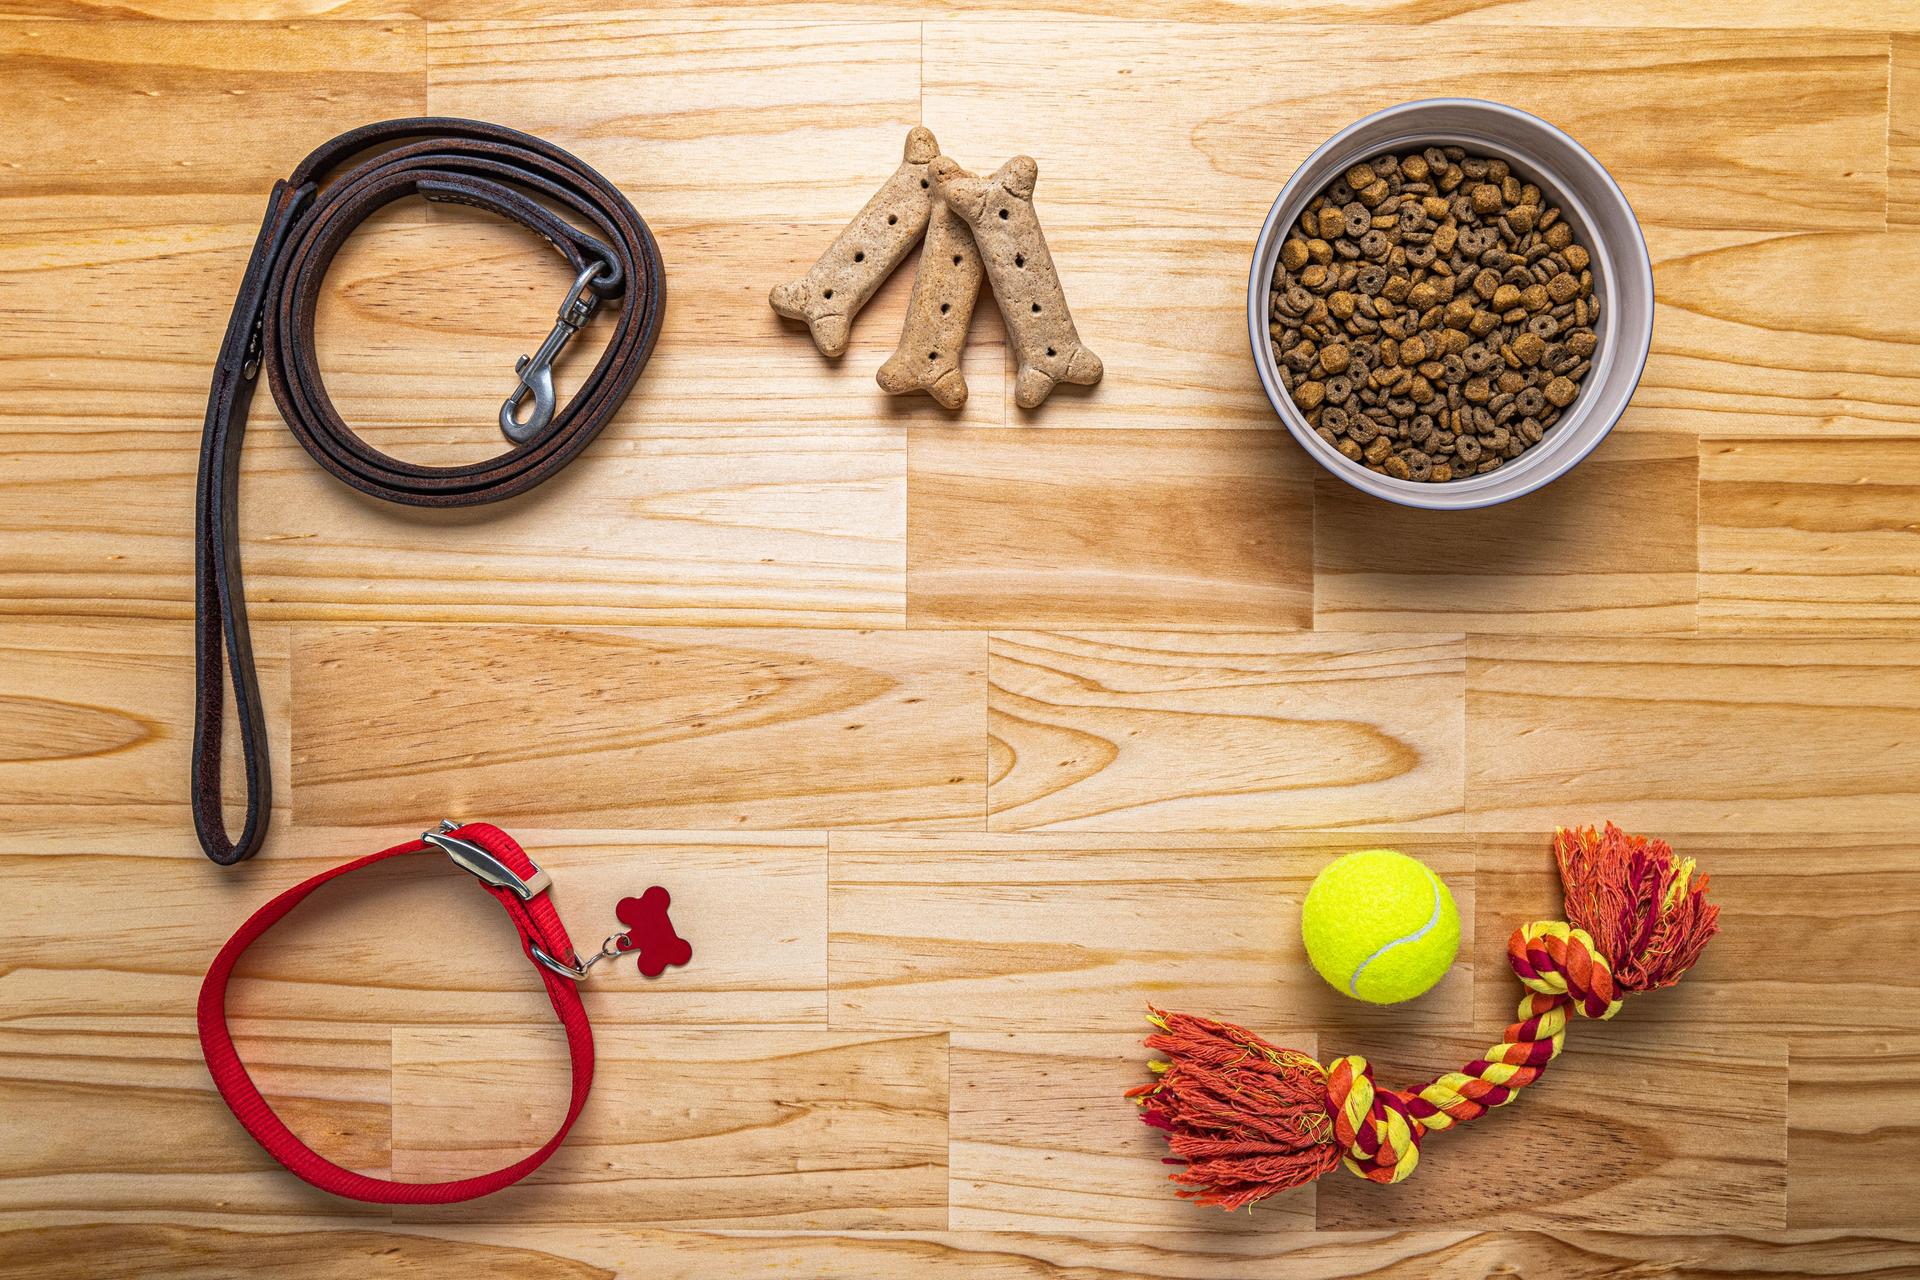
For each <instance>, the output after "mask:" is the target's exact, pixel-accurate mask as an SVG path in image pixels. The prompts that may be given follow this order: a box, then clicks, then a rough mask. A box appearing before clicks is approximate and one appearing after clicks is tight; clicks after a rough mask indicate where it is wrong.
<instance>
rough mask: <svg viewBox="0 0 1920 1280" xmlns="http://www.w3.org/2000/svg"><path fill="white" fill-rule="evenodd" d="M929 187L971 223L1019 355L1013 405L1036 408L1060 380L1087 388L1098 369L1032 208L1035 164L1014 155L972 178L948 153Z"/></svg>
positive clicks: (933, 171)
mask: <svg viewBox="0 0 1920 1280" xmlns="http://www.w3.org/2000/svg"><path fill="white" fill-rule="evenodd" d="M927 172H928V174H929V175H930V176H931V177H932V178H933V184H934V190H935V193H936V194H937V196H938V197H939V198H942V199H944V200H945V201H946V202H947V203H948V204H949V205H950V206H951V207H952V208H953V210H954V212H956V213H958V214H959V215H960V216H961V217H962V218H964V219H965V220H966V223H967V225H968V226H970V227H972V228H973V236H974V239H975V241H976V242H977V243H978V244H979V246H980V256H981V258H982V259H983V260H984V261H985V263H986V271H987V278H988V279H989V280H990V281H991V282H992V284H993V296H994V297H995V298H996V299H997V300H998V301H999V303H1000V313H1001V315H1003V316H1005V317H1006V321H1007V335H1008V337H1009V339H1010V340H1011V341H1012V343H1013V347H1014V351H1015V352H1016V353H1017V354H1018V356H1019V358H1020V372H1019V376H1018V378H1017V379H1016V381H1015V383H1014V394H1013V399H1014V403H1015V404H1018V405H1019V406H1020V407H1021V408H1022V409H1033V408H1037V407H1038V406H1039V405H1040V403H1041V401H1043V400H1045V399H1046V398H1047V396H1048V395H1049V394H1051V393H1052V391H1053V389H1054V387H1055V386H1056V385H1058V384H1059V383H1062V382H1073V383H1079V384H1081V385H1092V384H1093V383H1096V382H1098V381H1100V375H1101V373H1102V372H1104V369H1103V367H1102V365H1101V363H1100V357H1099V356H1096V355H1095V354H1093V352H1092V351H1090V350H1089V349H1088V348H1087V347H1086V346H1084V345H1083V344H1082V343H1081V341H1080V334H1079V331H1078V330H1076V329H1075V328H1074V326H1073V315H1072V313H1071V312H1069V311H1068V310H1067V297H1066V294H1064V293H1062V292H1061V290H1060V277H1059V275H1058V274H1057V273H1056V272H1055V271H1054V269H1053V255H1052V254H1050V253H1048V252H1047V238H1046V236H1045V235H1044V234H1043V233H1042V232H1041V230H1040V219H1039V217H1038V216H1037V215H1035V213H1034V211H1033V186H1034V182H1035V180H1036V179H1037V178H1038V177H1039V174H1040V166H1039V165H1037V164H1035V163H1034V161H1033V158H1032V157H1031V156H1015V157H1014V158H1013V159H1011V160H1009V161H1007V162H1006V163H1005V164H1003V165H1001V166H1000V168H999V169H998V170H997V171H996V172H995V173H994V175H993V176H992V177H991V178H976V177H973V176H971V175H970V174H968V173H966V172H965V171H964V170H962V169H961V168H960V166H959V165H957V164H955V163H954V162H953V161H952V160H951V159H949V158H948V157H946V156H942V157H940V158H939V159H938V160H935V161H934V162H933V164H932V165H930V166H928V169H927Z"/></svg>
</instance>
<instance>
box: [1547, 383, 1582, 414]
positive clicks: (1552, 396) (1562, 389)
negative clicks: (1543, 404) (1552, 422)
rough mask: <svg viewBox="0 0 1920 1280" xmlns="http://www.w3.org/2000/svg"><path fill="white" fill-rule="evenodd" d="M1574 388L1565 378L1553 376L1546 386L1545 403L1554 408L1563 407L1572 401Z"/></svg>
mask: <svg viewBox="0 0 1920 1280" xmlns="http://www.w3.org/2000/svg"><path fill="white" fill-rule="evenodd" d="M1575 390H1576V388H1575V387H1574V385H1573V383H1572V382H1571V381H1570V380H1568V379H1566V378H1555V379H1554V380H1553V381H1552V382H1549V383H1548V384H1547V386H1546V397H1547V403H1548V404H1550V405H1552V406H1553V407H1554V408H1556V409H1564V408H1566V407H1567V406H1568V405H1570V404H1572V403H1573V396H1574V392H1575Z"/></svg>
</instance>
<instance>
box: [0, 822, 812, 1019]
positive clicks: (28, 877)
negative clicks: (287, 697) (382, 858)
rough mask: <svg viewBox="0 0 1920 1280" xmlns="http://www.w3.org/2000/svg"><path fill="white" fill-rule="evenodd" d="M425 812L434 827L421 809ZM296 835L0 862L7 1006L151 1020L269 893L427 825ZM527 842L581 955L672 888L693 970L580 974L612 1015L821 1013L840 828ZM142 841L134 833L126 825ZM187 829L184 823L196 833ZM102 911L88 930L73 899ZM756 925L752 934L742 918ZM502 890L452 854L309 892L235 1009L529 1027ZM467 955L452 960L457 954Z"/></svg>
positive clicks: (171, 1006)
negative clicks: (830, 848) (235, 857)
mask: <svg viewBox="0 0 1920 1280" xmlns="http://www.w3.org/2000/svg"><path fill="white" fill-rule="evenodd" d="M416 825H424V824H416ZM416 834H417V833H416V832H410V831H408V830H406V829H405V828H399V829H394V830H385V831H378V832H369V831H365V830H352V831H328V830H325V829H320V828H302V829H300V830H298V831H294V832H288V833H285V834H283V835H281V836H280V837H279V838H277V839H276V840H275V841H274V842H273V843H272V844H271V846H270V854H269V855H268V856H264V857H262V858H259V859H257V860H256V861H255V862H254V863H253V864H252V865H250V866H248V867H247V868H245V869H244V870H243V871H241V872H240V873H238V874H236V875H232V876H225V877H219V878H216V877H215V876H213V875H212V873H211V872H210V871H209V869H208V867H207V866H206V865H205V864H204V862H203V861H202V859H201V858H200V856H199V854H198V851H197V850H182V851H180V853H179V855H178V856H174V857H169V858H155V857H151V856H143V855H142V854H140V853H133V852H116V851H112V850H114V848H115V846H114V844H112V843H101V844H99V845H97V846H95V847H94V848H91V849H88V848H83V847H79V846H75V847H71V848H66V849H61V850H58V851H53V852H52V853H51V854H45V853H43V854H36V855H28V856H12V857H0V874H4V875H5V878H6V882H7V884H8V885H9V887H10V892H11V893H12V894H13V895H14V897H15V899H16V900H17V901H19V902H20V903H21V904H22V905H23V907H24V908H25V912H24V917H23V921H22V923H21V924H20V925H19V926H18V927H16V928H15V929H14V930H12V931H11V932H10V933H9V935H8V936H7V937H5V938H4V939H0V1004H4V1005H5V1007H6V1009H7V1010H8V1012H9V1014H10V1015H11V1016H13V1017H15V1018H23V1019H25V1018H46V1019H55V1018H62V1017H74V1016H84V1017H112V1016H129V1017H131V1016H143V1017H150V1018H163V1017H167V1016H170V1015H177V1014H178V1013H179V1012H180V1011H181V1010H183V1009H190V1008H192V1007H193V1004H194V1001H195V1000H196V998H197V997H198V993H199V989H200V981H201V977H202V975H204V974H205V972H206V968H207V965H208V964H209V963H210V962H211V961H212V959H213V956H214V953H215V952H216V951H217V950H218V949H219V947H220V945H221V944H222V943H224V942H225V941H226V938H227V935H228V934H229V933H230V932H231V931H232V930H233V929H234V928H235V927H236V926H237V925H238V924H239V922H240V921H241V920H243V919H245V918H246V917H247V916H248V915H250V914H251V913H252V912H253V911H255V910H256V909H257V908H258V907H259V906H260V905H261V904H262V903H264V902H266V901H267V900H268V899H269V898H270V897H272V896H273V895H275V894H277V893H279V892H281V891H283V890H285V889H287V888H290V887H292V886H293V885H295V884H298V883H300V882H301V881H303V880H305V879H307V878H308V877H310V876H314V875H317V874H319V873H320V872H322V871H324V870H327V869H328V868H330V867H334V866H337V865H339V864H340V863H342V862H345V861H347V860H348V859H350V858H354V857H360V856H363V855H365V854H369V853H375V852H378V851H379V850H380V849H382V848H387V847H390V846H392V845H395V844H399V843H401V842H403V841H406V840H408V839H411V838H413V836H414V835H416ZM514 834H515V836H516V837H517V838H518V839H519V840H520V841H521V842H522V843H523V845H524V847H525V848H526V849H527V850H528V851H529V852H530V853H531V854H532V856H533V857H534V859H535V860H536V861H537V862H538V863H539V864H540V865H541V866H542V867H544V868H546V869H547V870H548V871H549V872H550V873H551V874H552V875H553V876H554V878H555V880H556V883H557V884H558V885H559V886H560V887H558V888H556V890H555V905H556V907H557V908H558V910H559V912H560V916H561V919H562V921H563V922H564V923H565V925H566V926H567V928H568V931H569V933H570V935H571V936H572V938H573V940H574V943H575V946H576V947H577V948H579V949H582V950H585V951H592V950H594V949H596V948H598V947H599V945H600V940H601V939H602V938H605V937H607V936H609V935H611V934H613V933H615V932H617V931H618V930H619V927H620V925H619V921H618V920H617V919H616V918H615V917H614V915H613V908H614V904H615V903H617V902H618V901H619V900H620V899H621V898H623V897H632V896H635V895H638V894H639V893H641V892H642V891H643V890H645V889H646V888H647V886H648V885H651V884H656V883H657V884H665V885H669V886H671V892H672V894H673V915H674V920H675V922H676V924H677V926H678V928H679V930H680V932H681V934H682V935H683V936H684V937H686V938H688V939H689V940H691V941H693V942H694V943H695V946H696V950H697V953H698V955H699V957H700V963H699V965H698V966H697V967H693V968H687V969H684V970H682V969H676V970H674V971H673V976H672V979H671V980H667V981H659V982H644V981H642V980H640V979H639V977H638V976H637V974H636V973H635V971H634V967H633V966H632V965H618V966H614V967H613V972H617V973H618V975H619V977H618V978H617V979H615V980H610V981H597V982H594V983H592V984H589V986H588V987H587V988H586V989H585V991H584V992H583V998H584V1000H585V1001H586V1006H587V1012H588V1014H589V1015H590V1016H591V1017H592V1018H593V1020H594V1021H595V1022H596V1023H597V1024H602V1025H605V1024H609V1023H620V1022H639V1023H648V1024H661V1023H698V1024H704V1025H713V1024H724V1023H736V1024H754V1025H779V1024H800V1025H804V1024H810V1023H820V1024H824V1023H825V1021H826V1017H827V1009H826V986H827V969H826V947H827V942H826V901H825V886H826V839H825V837H824V836H823V835H819V834H800V835H794V834H786V833H768V834H765V835H758V834H756V835H751V836H747V835H740V834H731V833H730V834H724V835H702V834H698V833H679V832H675V833H670V834H668V833H662V834H630V833H626V832H567V831H540V830H537V829H530V828H525V827H518V826H516V827H515V829H514ZM120 840H121V843H123V844H128V845H130V844H132V843H133V841H132V839H131V838H130V837H127V836H122V837H121V838H120ZM188 843H189V844H190V843H191V837H188ZM75 903H85V904H87V911H88V919H87V920H86V923H85V927H84V928H81V929H76V928H75V927H74V917H73V906H72V904H75ZM741 916H744V917H746V918H750V919H751V920H752V921H753V927H752V928H751V929H741V928H740V927H739V926H738V919H739V918H740V917H741ZM513 936H514V935H513V932H512V930H511V928H510V927H509V926H508V924H507V922H506V921H505V920H504V919H503V918H502V917H501V914H500V909H499V906H498V905H497V904H496V903H495V902H494V901H493V899H492V898H490V897H488V896H487V895H486V894H484V893H482V892H479V891H478V888H477V886H475V885H473V884H471V883H470V882H469V881H468V879H467V877H466V876H464V875H462V874H461V873H460V872H459V871H457V870H456V869H454V868H453V867H452V866H451V865H449V864H448V863H447V862H446V860H445V859H444V858H442V857H441V856H440V855H438V854H422V855H420V856H418V857H415V858H406V859H397V860H395V861H392V862H388V863H385V864H382V865H381V866H379V867H375V868H370V869H368V870H366V871H363V872H360V873H359V874H356V875H354V876H350V877H347V878H345V879H343V880H341V881H339V882H337V883H335V884H333V885H330V886H328V887H327V888H326V889H324V890H321V891H320V892H319V893H317V894H316V895H315V896H314V897H312V898H311V899H309V900H308V901H307V902H306V903H305V904H303V905H302V906H301V908H300V909H299V910H298V911H297V912H295V913H294V914H293V915H291V916H289V917H288V918H287V919H286V920H285V921H284V922H282V923H281V924H280V925H279V926H277V927H276V928H275V929H274V930H273V931H272V932H271V933H270V934H268V935H267V936H266V937H264V938H262V939H261V940H260V941H259V942H257V943H256V944H254V946H253V947H252V948H251V949H250V950H249V951H248V953H247V955H246V957H245V958H244V959H243V960H242V961H241V964H240V968H239V970H238V973H237V976H236V978H235V980H234V985H233V987H232V988H231V990H230V991H229V993H228V1008H229V1010H230V1012H231V1013H232V1015H233V1016H234V1017H235V1018H239V1019H243V1020H247V1021H248V1022H249V1023H255V1022H257V1023H260V1024H263V1025H275V1026H279V1025H287V1026H297V1025H298V1024H300V1023H303V1022H309V1021H314V1020H321V1021H328V1022H333V1023H337V1024H341V1025H345V1024H352V1023H357V1024H361V1025H362V1026H363V1027H364V1028H365V1029H366V1033H367V1034H373V1033H374V1032H376V1031H377V1032H378V1033H380V1034H381V1035H384V1034H385V1030H386V1028H387V1027H388V1026H390V1025H396V1024H408V1025H411V1024H434V1023H451V1024H460V1025H465V1024H476V1023H516V1022H517V1023H531V1024H534V1025H539V1024H542V1023H545V1022H547V1021H549V1020H551V1018H552V1016H553V1015H552V1010H551V1007H550V1005H549V1004H548V1002H547V999H546V995H545V992H544V988H542V987H541V985H540V983H539V982H538V981H537V975H536V974H535V973H534V972H533V971H532V970H530V969H529V967H528V965H527V963H526V960H525V958H524V956H523V955H522V954H521V953H520V951H519V950H518V949H517V948H516V947H513V946H511V945H508V944H509V943H510V942H511V941H512V939H513ZM456 957H457V959H455V958H456Z"/></svg>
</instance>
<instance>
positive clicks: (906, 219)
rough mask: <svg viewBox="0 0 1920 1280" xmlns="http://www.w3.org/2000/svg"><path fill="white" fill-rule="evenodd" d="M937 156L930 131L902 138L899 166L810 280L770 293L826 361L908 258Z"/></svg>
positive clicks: (927, 209) (927, 206) (923, 224)
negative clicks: (800, 322)
mask: <svg viewBox="0 0 1920 1280" xmlns="http://www.w3.org/2000/svg"><path fill="white" fill-rule="evenodd" d="M939 154H940V144H939V143H937V142H935V141H934V138H933V131H932V130H931V129H928V128H926V127H925V126H923V125H915V126H914V127H913V128H912V129H911V130H909V131H908V133H907V145H906V148H905V153H904V156H903V158H902V159H901V161H900V167H899V168H898V169H895V170H894V171H893V176H892V177H891V178H888V179H887V181H886V183H885V184H884V185H883V186H881V188H880V190H878V191H876V192H874V195H873V198H872V199H871V200H869V201H867V204H866V207H865V208H863V209H861V210H860V212H859V213H857V214H855V215H854V217H853V221H852V222H849V223H848V224H847V226H846V229H845V230H843V231H842V232H841V233H840V234H839V236H837V237H836V238H835V239H834V242H833V243H832V244H831V245H829V246H827V251H826V252H825V253H823V254H821V255H820V260H819V261H818V262H816V263H814V264H813V266H812V268H811V269H810V270H808V272H807V274H805V275H803V276H801V277H800V278H799V279H798V280H795V281H793V282H792V283H790V284H783V285H779V286H777V287H775V289H774V290H773V292H772V294H771V295H769V298H768V301H770V302H771V303H772V304H773V309H774V310H775V311H778V312H779V313H780V314H781V315H783V316H786V317H787V318H788V319H789V320H804V321H806V323H807V329H808V330H809V331H810V332H811V333H812V334H813V344H814V345H815V346H816V347H819V348H820V353H821V354H822V355H827V356H837V355H840V354H841V353H842V352H844V351H845V350H846V349H847V336H848V332H849V330H850V329H851V328H852V325H853V317H854V314H855V313H856V312H858V311H859V310H860V308H861V307H864V306H866V305H867V299H869V298H871V297H873V295H874V291H875V290H877V289H878V288H879V287H880V285H881V284H882V283H883V282H884V281H885V280H886V278H887V277H888V276H890V275H892V274H893V269H894V268H895V267H897V266H899V265H900V263H901V261H902V260H903V259H904V258H905V257H906V256H907V254H908V253H910V252H912V250H913V246H914V245H915V244H916V243H917V242H918V241H919V239H920V236H921V233H922V232H924V231H925V230H926V229H927V217H928V215H929V214H930V213H931V211H932V206H933V198H932V191H931V187H932V180H931V179H930V178H928V176H927V165H928V163H929V162H930V161H932V160H933V158H934V157H935V156H937V155H939Z"/></svg>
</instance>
